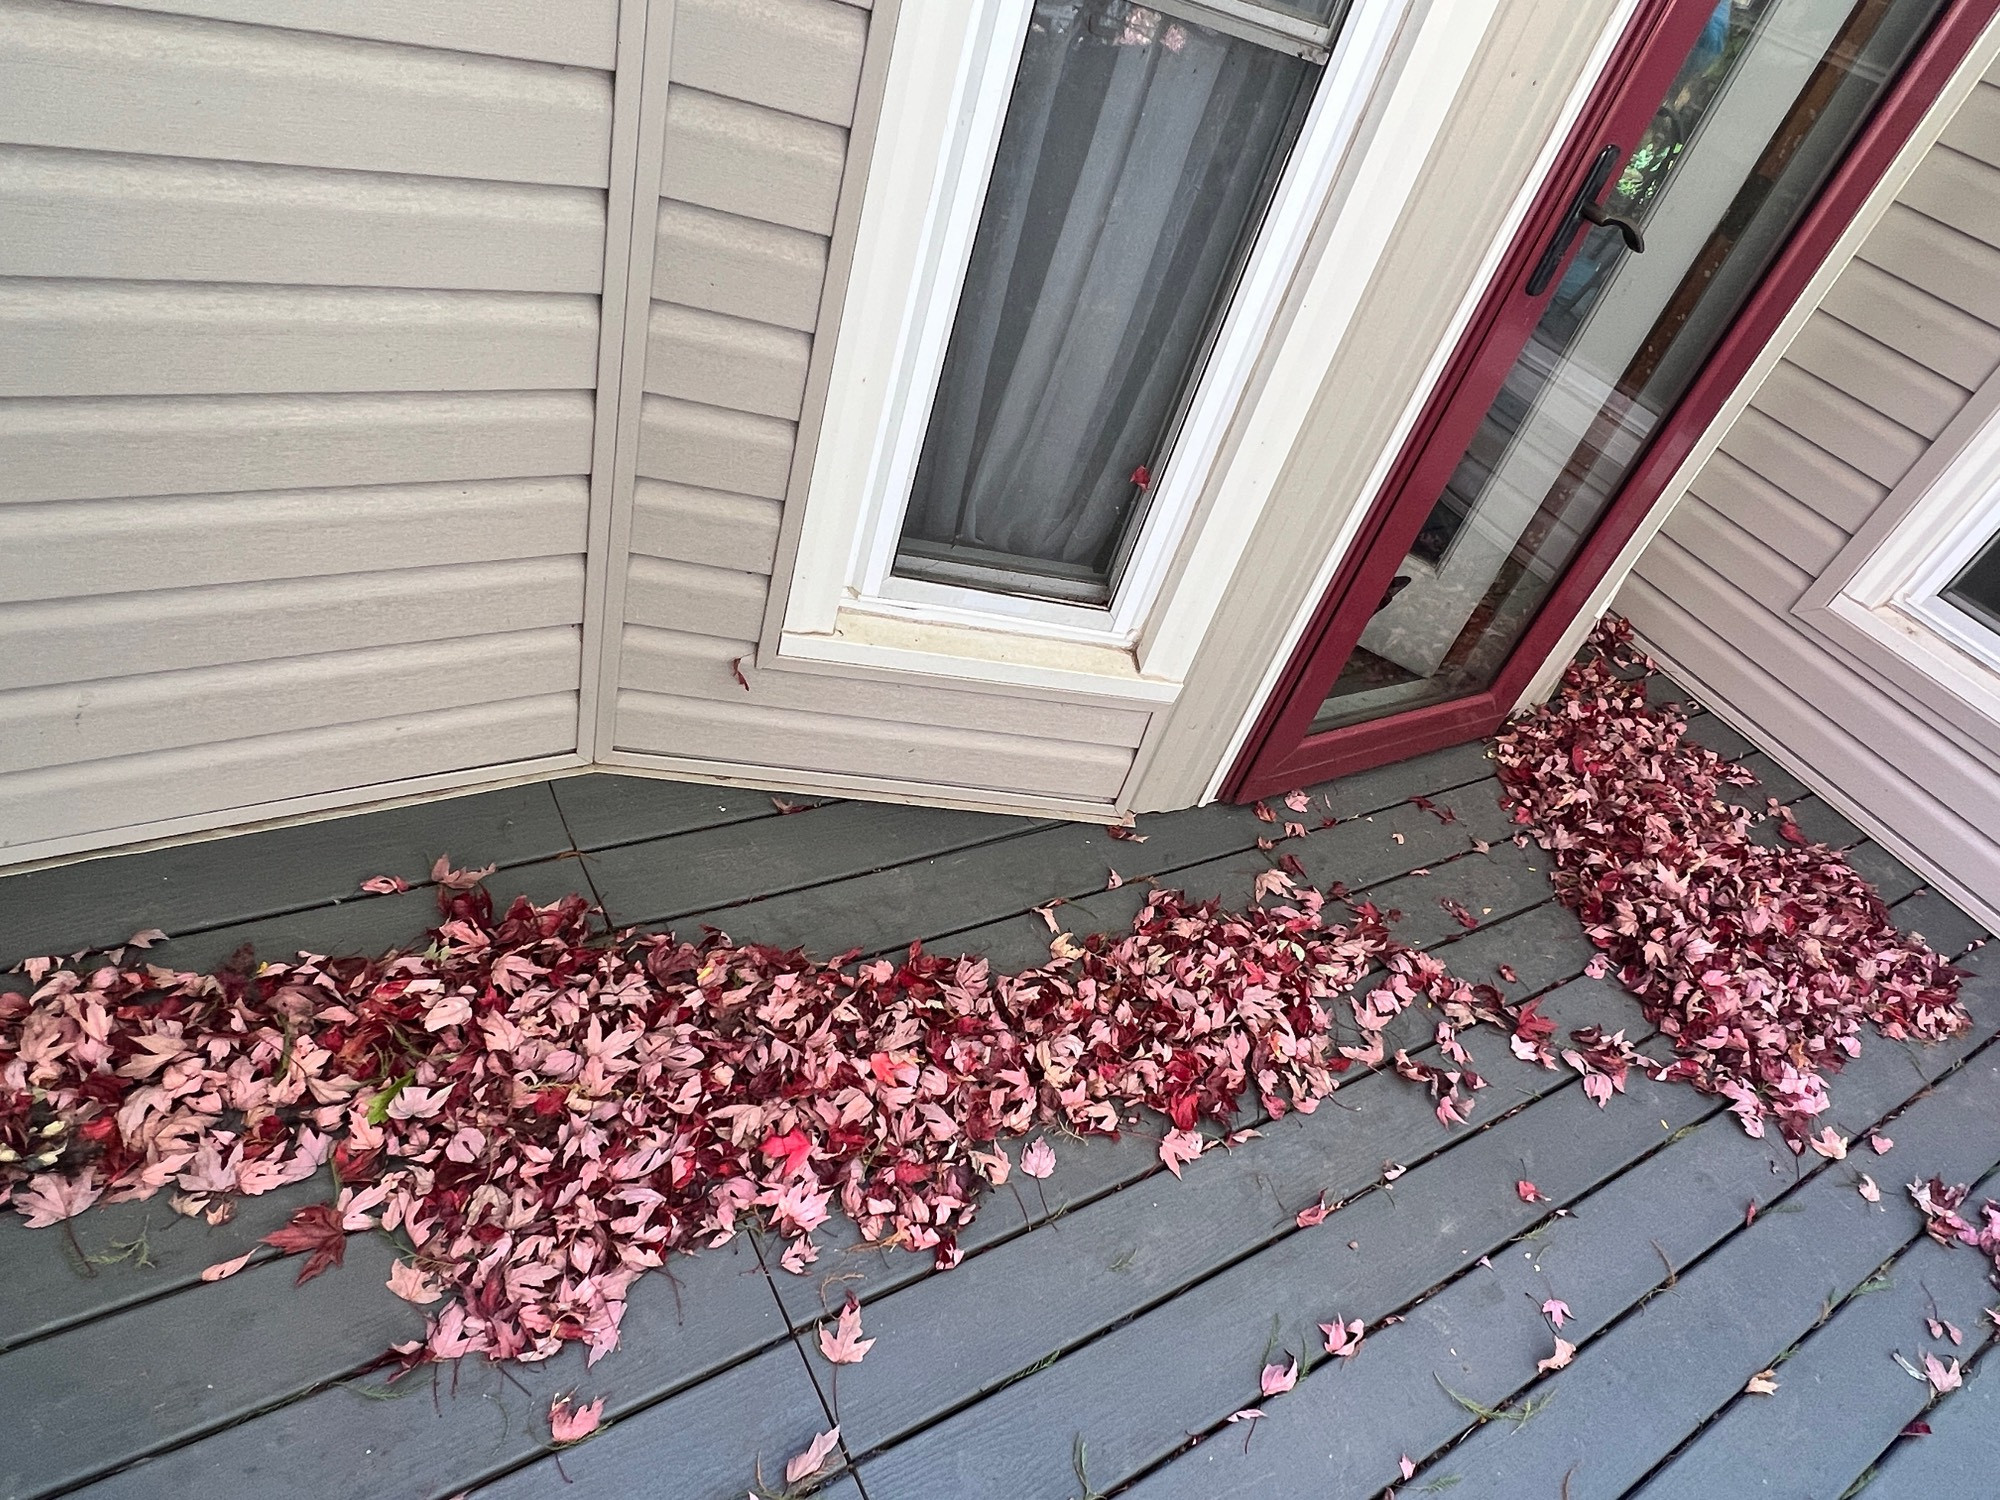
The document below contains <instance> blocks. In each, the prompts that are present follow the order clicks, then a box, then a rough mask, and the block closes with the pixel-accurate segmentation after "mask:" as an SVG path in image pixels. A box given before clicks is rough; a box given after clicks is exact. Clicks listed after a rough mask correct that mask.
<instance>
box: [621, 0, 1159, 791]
mask: <svg viewBox="0 0 2000 1500" xmlns="http://www.w3.org/2000/svg"><path fill="white" fill-rule="evenodd" d="M673 9H674V15H673V28H674V29H673V41H672V48H671V63H670V73H671V80H672V81H671V85H670V87H669V91H668V97H667V104H666V109H665V124H664V129H665V137H666V138H665V150H664V166H663V169H662V172H661V179H660V197H659V206H658V234H657V238H656V240H655V242H654V247H653V267H652V292H653V302H652V305H651V307H650V309H649V310H648V315H647V317H646V320H645V360H644V380H643V384H644V392H645V394H644V396H643V398H642V399H641V401H640V403H639V406H638V410H637V418H638V424H639V430H638V441H637V460H636V466H635V475H636V477H635V479H634V480H633V486H632V498H631V503H630V512H629V514H630V520H629V540H628V550H626V551H625V552H624V553H622V554H620V555H615V556H614V558H613V562H612V565H613V567H614V568H618V569H621V570H622V574H623V577H622V584H623V598H624V602H623V618H624V621H625V625H624V630H623V634H622V639H621V640H620V641H618V642H617V643H616V644H617V650H616V652H615V655H614V660H615V671H616V681H617V694H616V699H615V709H614V710H613V722H612V727H611V743H612V745H613V747H614V749H613V751H612V753H611V755H610V757H609V758H610V759H613V760H617V761H621V762H624V763H628V764H637V765H654V766H658V767H661V768H677V769H695V770H698V771H706V772H709V773H713V774H721V775H742V776H744V777H746V778H750V779H758V778H760V777H762V778H767V779H768V778H776V779H779V780H783V781H786V782H805V783H813V782H815V781H825V782H826V783H827V784H830V785H844V786H850V787H853V788H855V789H858V790H863V791H866V790H869V789H870V788H879V789H881V790H884V791H897V790H911V789H915V790H917V791H919V792H921V791H922V790H924V789H926V788H929V789H934V790H936V792H937V793H938V794H939V795H954V794H959V793H969V794H971V795H972V796H973V797H975V798H977V797H978V796H980V795H988V796H998V797H1019V796H1022V795H1027V796H1035V797H1042V798H1054V799H1065V800H1067V801H1069V802H1071V803H1078V802H1083V803H1101V804H1106V805H1108V804H1110V803H1111V802H1112V801H1113V800H1114V799H1115V798H1116V797H1117V796H1118V794H1119V792H1120V790H1121V788H1122V787H1123V785H1124V783H1125V780H1126V777H1127V775H1128V773H1129V772H1130V769H1131V766H1132V760H1133V755H1134V750H1135V747H1136V746H1137V745H1138V744H1139V742H1140V739H1141V737H1142V736H1143V734H1144V732H1145V729H1146V725H1147V721H1148V715H1147V714H1146V713H1145V712H1143V711H1133V710H1127V709H1119V708H1105V707H1098V706H1093V705H1084V704H1067V703H1061V702H1052V701H1048V700H1046V699H1037V698H1034V697H1027V696H1019V697H1016V696H1008V695H1005V694H1000V693H983V692H978V691H965V690H959V689H951V688H942V687H937V686H933V685H930V684H927V683H923V682H918V681H911V680H908V679H898V678H893V677H888V678H884V677H875V678H865V677H859V676H854V675H842V674H839V673H836V672H829V671H824V670H809V671H805V670H796V669H793V668H790V667H788V666H784V665H778V664H771V665H767V666H766V667H765V668H763V669H760V668H759V667H758V666H757V665H756V661H757V659H758V646H759V642H760V640H761V639H762V635H763V629H764V619H765V610H766V604H767V600H768V596H769V591H770V582H771V568H772V561H773V555H774V552H775V549H776V547H777V540H778V532H779V527H780V524H781V522H782V520H783V516H784V507H785V505H786V504H787V503H788V497H789V501H790V503H799V502H800V500H802V497H803V495H804V485H803V483H797V484H795V482H794V468H795V465H794V459H795V456H796V455H795V448H796V444H797V440H798V432H799V424H800V420H801V417H802V415H803V413H804V406H805V401H806V391H807V382H808V377H809V373H810V371H811V370H812V368H813V360H814V355H815V342H814V333H815V331H816V330H817V328H818V327H819V321H820V310H821V308H822V306H823V305H825V306H834V307H837V306H838V298H837V297H835V298H824V293H825V291H826V287H825V282H826V277H827V265H828V259H829V250H830V246H831V243H832V238H833V236H834V233H835V227H836V216H837V212H852V211H853V210H855V209H858V206H859V205H858V200H857V198H856V195H854V194H853V193H850V194H849V195H848V196H847V197H846V198H845V199H844V198H843V186H844V185H845V184H844V181H843V176H844V172H845V169H846V165H847V161H848V136H849V130H850V127H851V126H852V125H853V123H854V120H855V113H856V107H857V96H858V92H859V88H860V83H861V77H862V64H863V58H864V53H865V51H866V49H867V46H868V42H869V32H870V26H871V24H872V23H873V21H874V17H873V16H871V13H870V11H869V9H868V8H867V7H866V6H862V5H856V4H851V3H848V0H676V3H675V5H674V8H673ZM878 41H881V42H886V38H878ZM643 211H644V210H643V208H642V210H641V212H643ZM865 271H866V268H865V267H863V268H859V273H860V274H865ZM739 671H740V672H741V673H742V675H743V680H744V681H747V682H748V684H749V686H748V688H747V689H746V688H745V687H744V686H743V684H742V683H741V682H739V681H738V679H737V674H738V672H739Z"/></svg>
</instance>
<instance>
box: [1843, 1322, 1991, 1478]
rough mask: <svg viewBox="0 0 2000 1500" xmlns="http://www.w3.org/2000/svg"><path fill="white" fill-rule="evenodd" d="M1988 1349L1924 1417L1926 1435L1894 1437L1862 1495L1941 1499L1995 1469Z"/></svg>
mask: <svg viewBox="0 0 2000 1500" xmlns="http://www.w3.org/2000/svg"><path fill="white" fill-rule="evenodd" d="M1992 1360H1993V1354H1992V1352H1991V1351H1990V1350H1989V1351H1988V1352H1987V1354H1986V1355H1985V1356H1984V1357H1983V1358H1982V1359H1981V1360H1980V1361H1979V1363H1978V1364H1977V1365H1975V1366H1973V1370H1972V1373H1971V1374H1970V1375H1969V1376H1967V1377H1966V1381H1965V1387H1964V1389H1963V1390H1957V1391H1953V1392H1952V1393H1951V1394H1950V1395H1949V1396H1947V1397H1945V1398H1944V1400H1943V1401H1941V1402H1939V1403H1938V1404H1937V1405H1936V1406H1934V1407H1933V1408H1931V1410H1930V1412H1929V1413H1928V1414H1927V1415H1926V1416H1925V1418H1924V1420H1925V1421H1927V1422H1929V1423H1930V1424H1931V1433H1930V1436H1929V1437H1908V1438H1903V1439H1901V1440H1900V1441H1898V1442H1897V1443H1896V1444H1895V1445H1894V1446H1893V1447H1891V1448H1890V1449H1889V1450H1888V1451H1887V1452H1886V1453H1884V1454H1883V1455H1882V1457H1881V1460H1880V1461H1879V1462H1878V1463H1877V1464H1876V1466H1875V1476H1874V1478H1873V1479H1872V1480H1871V1481H1870V1482H1869V1483H1868V1485H1867V1487H1866V1488H1865V1489H1863V1490H1862V1491H1861V1494H1862V1496H1863V1500H1944V1497H1945V1496H1957V1495H1967V1494H1977V1493H1979V1490H1978V1489H1977V1488H1972V1487H1971V1486H1980V1485H1985V1484H1987V1483H1989V1482H1990V1480H1991V1478H1992V1476H1993V1475H1994V1473H1995V1472H2000V1373H1996V1371H1995V1369H1994V1368H1993V1367H1992Z"/></svg>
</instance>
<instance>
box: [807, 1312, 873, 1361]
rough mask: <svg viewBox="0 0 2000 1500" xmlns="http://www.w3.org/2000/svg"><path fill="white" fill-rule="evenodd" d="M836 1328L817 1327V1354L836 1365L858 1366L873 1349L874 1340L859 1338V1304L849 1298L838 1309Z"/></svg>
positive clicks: (824, 1325)
mask: <svg viewBox="0 0 2000 1500" xmlns="http://www.w3.org/2000/svg"><path fill="white" fill-rule="evenodd" d="M837 1324H838V1326H837V1327H834V1328H828V1327H827V1326H826V1324H824V1323H822V1324H820V1326H819V1352H820V1353H822V1354H824V1355H825V1356H826V1357H827V1359H828V1360H829V1361H831V1362H832V1363H833V1364H836V1365H858V1364H860V1363H861V1357H862V1356H863V1355H864V1354H866V1353H867V1352H868V1351H869V1350H870V1349H873V1348H874V1347H875V1340H873V1339H864V1338H863V1337H862V1336H861V1304H860V1303H859V1302H857V1301H855V1300H854V1298H852V1297H849V1298H848V1299H847V1300H846V1301H845V1302H844V1303H842V1304H841V1307H840V1316H839V1318H838V1319H837Z"/></svg>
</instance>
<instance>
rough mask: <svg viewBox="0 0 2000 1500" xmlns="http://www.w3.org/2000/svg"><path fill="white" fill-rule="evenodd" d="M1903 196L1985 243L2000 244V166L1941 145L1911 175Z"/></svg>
mask: <svg viewBox="0 0 2000 1500" xmlns="http://www.w3.org/2000/svg"><path fill="white" fill-rule="evenodd" d="M1900 200H1901V201H1902V202H1904V203H1907V204H1908V205H1909V206H1910V207H1912V208H1914V209H1916V210H1917V211H1918V212H1920V213H1924V214H1928V215H1929V216H1930V217H1931V218H1933V219H1936V220H1938V221H1939V222H1940V223H1943V224H1949V225H1950V226H1951V227H1952V228H1953V229H1956V230H1958V231H1960V232H1961V233H1963V234H1968V235H1971V236H1972V237H1973V238H1974V239H1976V240H1978V241H1979V242H1980V243H1982V244H1985V245H1990V246H2000V168H1995V167H1989V166H1988V165H1987V164H1986V163H1985V162H1983V161H1979V160H1977V159H1975V158H1973V157H1970V156H1963V155H1961V154H1959V153H1958V152H1956V151H1951V150H1947V149H1944V148H1943V147H1939V148H1937V149H1934V150H1933V151H1931V153H1930V154H1929V155H1928V156H1926V157H1925V158H1924V164H1923V165H1922V166H1920V167H1918V168H1917V170H1916V171H1915V172H1913V173H1912V174H1911V175H1910V180H1909V182H1908V183H1906V184H1905V185H1904V187H1903V191H1902V193H1901V195H1900Z"/></svg>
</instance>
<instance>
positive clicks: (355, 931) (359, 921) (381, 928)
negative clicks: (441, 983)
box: [146, 857, 590, 969]
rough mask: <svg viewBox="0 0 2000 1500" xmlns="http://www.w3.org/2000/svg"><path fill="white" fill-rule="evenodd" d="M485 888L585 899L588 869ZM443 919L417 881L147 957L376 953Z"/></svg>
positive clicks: (558, 865) (496, 881)
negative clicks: (577, 894)
mask: <svg viewBox="0 0 2000 1500" xmlns="http://www.w3.org/2000/svg"><path fill="white" fill-rule="evenodd" d="M486 888H487V890H489V891H490V892H492V894H493V901H494V905H495V906H497V907H504V906H505V905H506V904H507V903H508V902H511V901H512V900H513V899H514V898H515V897H516V896H526V897H528V898H529V899H530V900H532V901H537V902H549V901H556V900H560V899H561V898H562V897H564V896H567V895H569V894H570V893H571V892H573V891H575V892H581V893H582V894H583V895H584V896H585V897H586V898H588V897H589V895H590V883H589V881H588V879H587V878H586V871H585V869H584V867H583V864H582V863H581V861H580V860H579V859H577V858H575V857H571V858H560V857H559V858H556V859H544V860H540V861H538V862H536V863H534V864H528V865H516V866H513V867H511V868H509V869H505V870H501V871H498V872H497V873H495V874H494V875H492V876H490V877H488V879H487V881H486ZM437 920H438V906H437V888H436V887H435V886H431V885H424V886H414V887H412V888H411V889H409V890H407V891H401V892H398V893H397V894H395V895H392V896H369V895H361V894H356V895H354V896H353V897H352V898H351V899H348V900H345V901H341V902H338V903H335V904H331V905H326V906H315V907H310V908H308V909H306V910H304V911H295V912H286V913H284V914H283V915H281V916H275V917H263V918H259V919H257V920H255V921H250V922H238V923H232V924H230V925H228V926H226V927H210V928H205V929H203V930H202V931H199V932H194V933H190V934H189V935H188V936H186V937H177V938H174V939H172V940H171V941H169V942H165V943H161V944H159V945H158V946H157V947H154V948H151V949H148V950H147V952H146V959H147V961H148V962H150V963H156V964H164V965H166V966H168V967H170V968H181V969H213V968H216V967H218V966H220V965H221V964H224V963H226V962H228V961H229V958H230V956H231V955H232V954H234V953H235V952H236V951H237V950H238V949H240V948H242V947H244V946H245V945H246V944H247V945H248V946H249V947H250V949H251V950H252V951H253V952H254V953H255V954H256V955H257V956H258V957H259V958H262V959H265V960H267V961H272V962H275V961H277V960H280V959H289V958H291V957H292V956H293V955H294V954H296V953H298V952H299V951H300V950H302V949H303V950H305V951H307V952H311V953H326V954H339V955H346V954H367V955H371V956H372V955H375V954H380V953H386V952H387V951H388V950H389V949H391V948H398V947H407V946H408V945H410V944H411V943H414V942H416V941H417V940H418V939H420V938H421V937H422V936H423V935H424V933H425V932H426V931H428V930H429V929H430V928H432V927H434V926H435V925H437Z"/></svg>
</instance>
